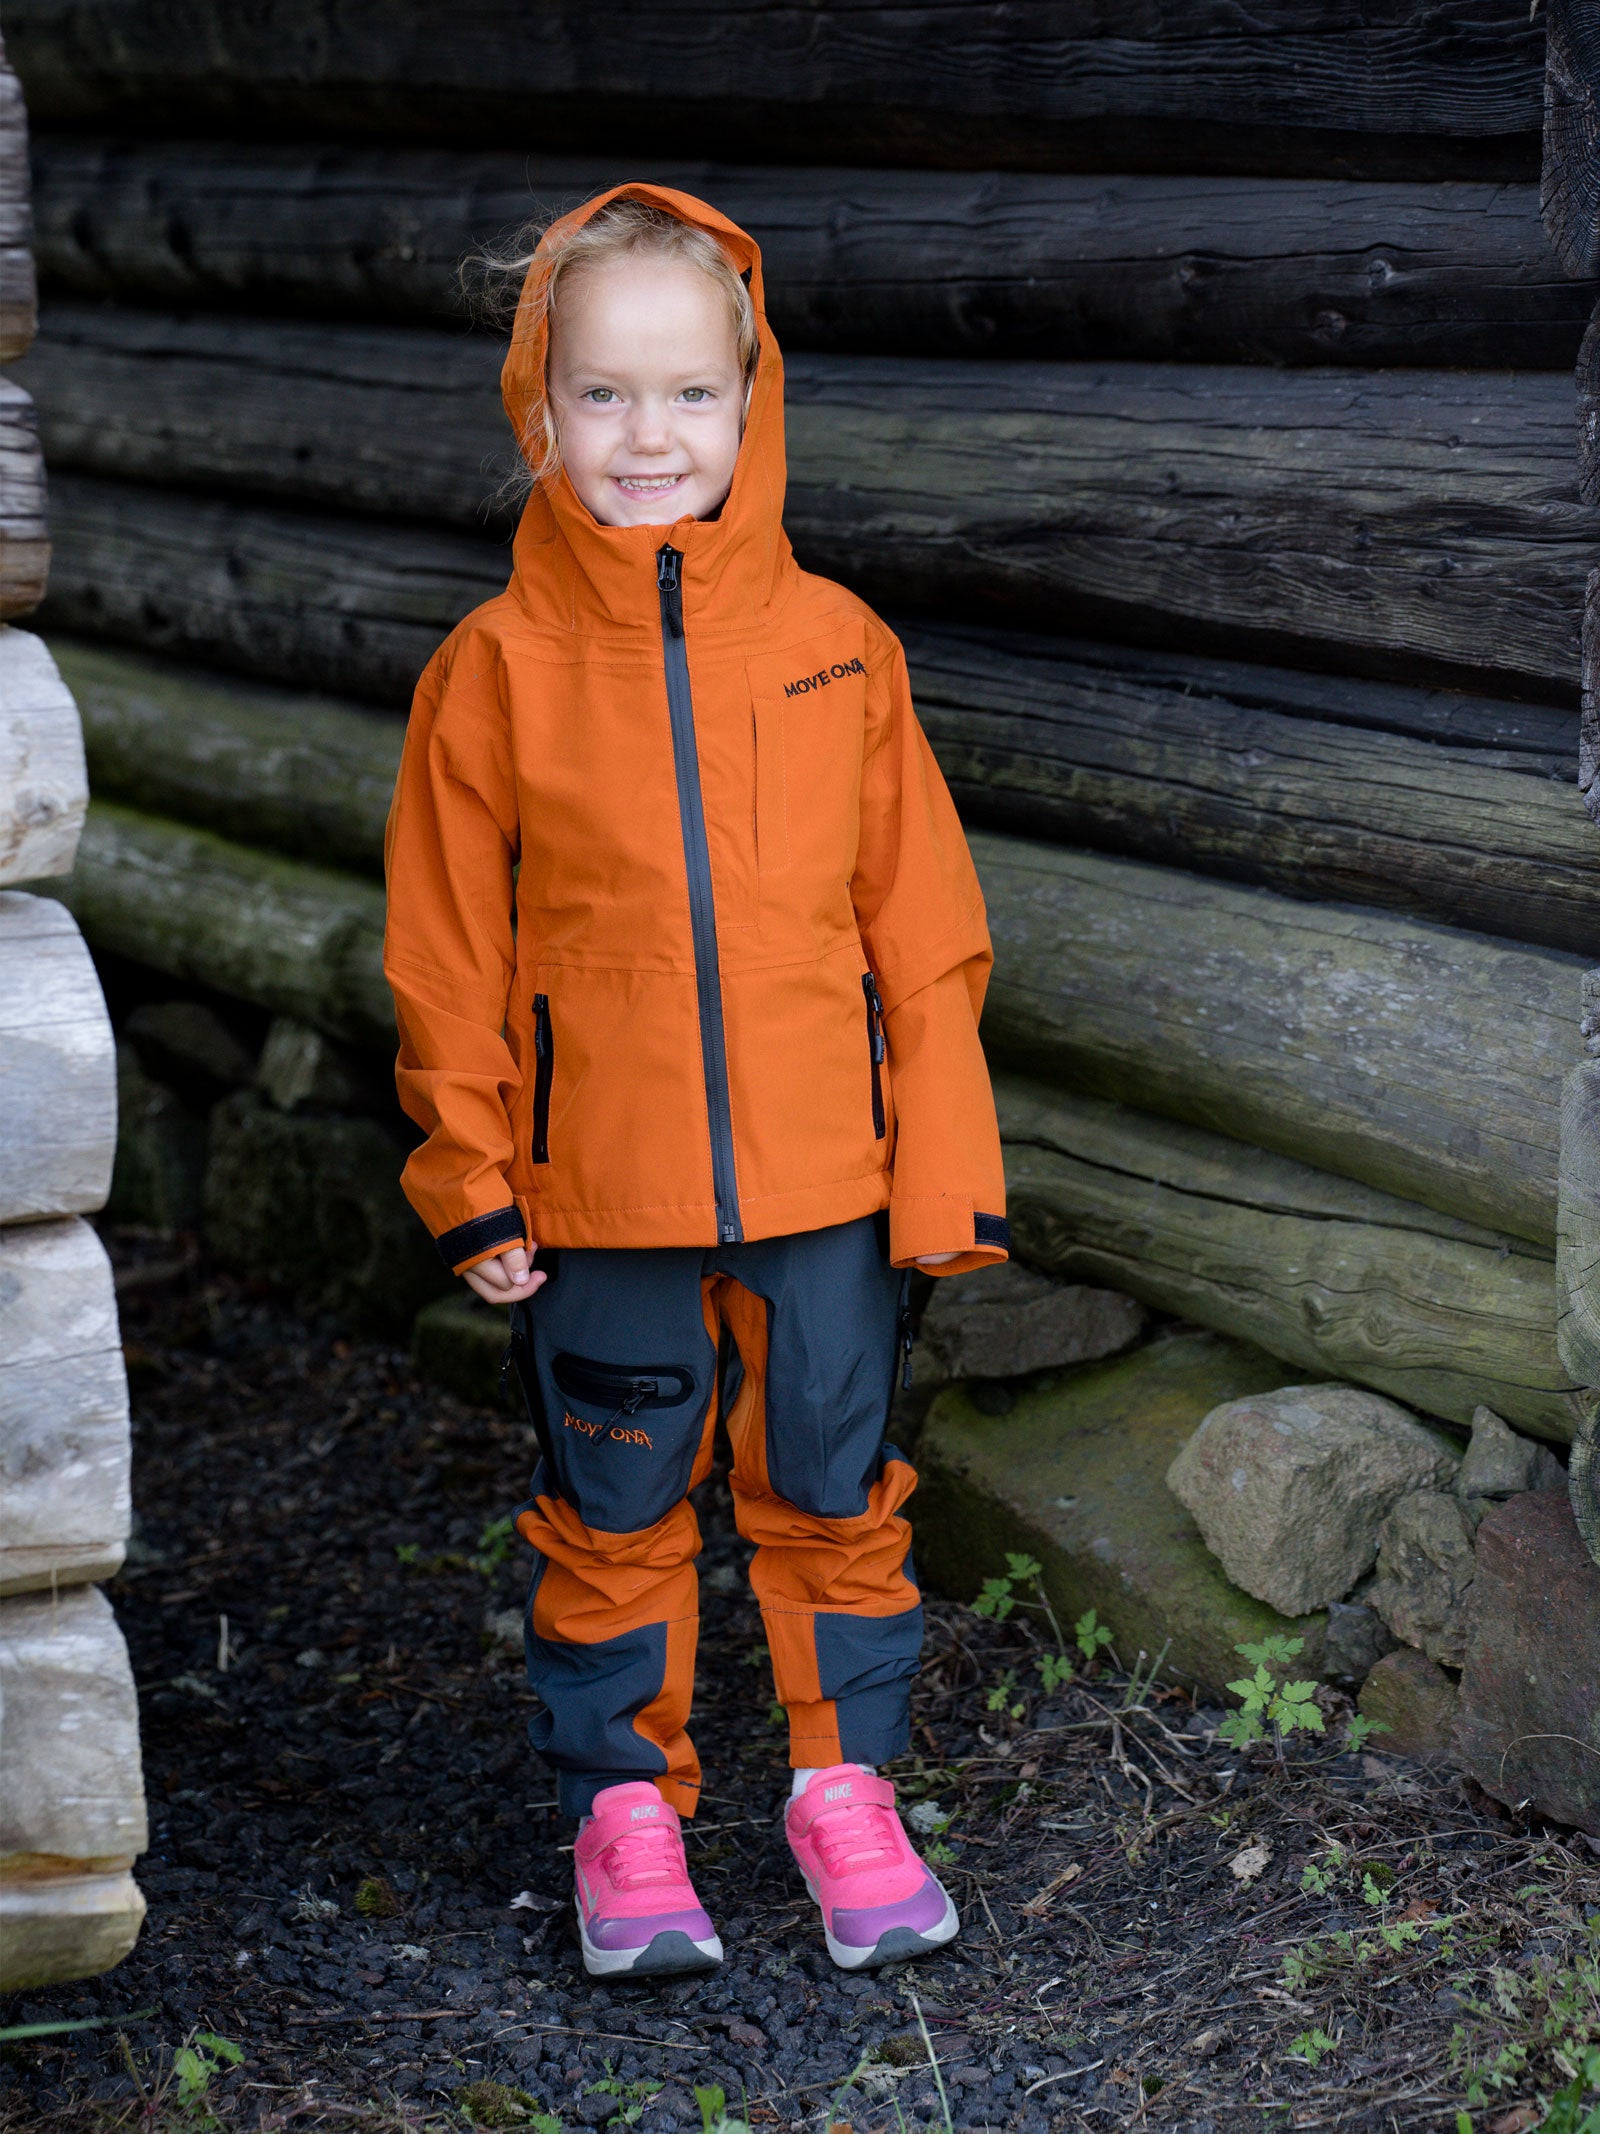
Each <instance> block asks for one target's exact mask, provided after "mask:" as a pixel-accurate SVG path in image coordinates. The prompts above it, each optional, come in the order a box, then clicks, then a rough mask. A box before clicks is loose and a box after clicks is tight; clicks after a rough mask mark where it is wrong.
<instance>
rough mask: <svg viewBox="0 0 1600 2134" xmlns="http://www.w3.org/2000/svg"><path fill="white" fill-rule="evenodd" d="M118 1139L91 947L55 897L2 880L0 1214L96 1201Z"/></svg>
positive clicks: (79, 1207)
mask: <svg viewBox="0 0 1600 2134" xmlns="http://www.w3.org/2000/svg"><path fill="white" fill-rule="evenodd" d="M116 1140H117V1091H116V1056H115V1048H114V1046H113V1043H112V1037H111V1021H110V1018H109V1017H108V1016H107V1014H106V1004H105V1001H104V999H103V997H102V996H101V992H100V981H99V979H98V978H97V977H96V975H95V968H94V965H93V964H92V963H91V962H90V960H89V952H88V950H87V949H86V948H85V947H84V945H83V942H82V940H81V939H80V938H79V934H78V929H77V927H76V926H75V925H74V924H73V923H72V917H71V915H70V913H68V912H65V911H63V910H62V908H61V906H60V905H59V904H58V903H57V902H55V900H54V899H53V898H51V897H29V896H23V895H22V894H21V892H20V891H18V890H15V889H8V890H0V1223H13V1222H19V1221H24V1220H31V1219H33V1218H35V1217H37V1216H42V1215H79V1214H86V1213H88V1212H89V1211H90V1210H92V1209H95V1208H98V1207H101V1206H103V1205H104V1202H105V1197H106V1194H107V1192H108V1191H109V1189H110V1185H111V1159H112V1155H113V1152H114V1150H115V1148H116ZM3 1235H4V1233H3V1232H0V1236H3Z"/></svg>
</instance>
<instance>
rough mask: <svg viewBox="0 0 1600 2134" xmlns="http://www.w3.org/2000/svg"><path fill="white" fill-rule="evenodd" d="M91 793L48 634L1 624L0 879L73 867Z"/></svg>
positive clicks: (74, 714)
mask: <svg viewBox="0 0 1600 2134" xmlns="http://www.w3.org/2000/svg"><path fill="white" fill-rule="evenodd" d="M88 798H89V783H88V774H87V772H86V770H85V768H84V759H83V730H82V728H81V726H80V725H79V723H78V707H77V706H76V704H74V703H73V701H72V693H71V691H70V690H69V689H68V687H67V685H66V683H65V682H63V681H62V679H61V676H60V674H59V673H58V672H57V671H56V665H55V662H54V660H52V659H51V657H50V654H49V653H48V652H47V651H46V650H45V647H44V642H43V640H42V639H41V638H38V637H34V636H33V635H32V634H31V633H30V632H28V631H26V630H18V629H14V628H10V627H8V626H6V625H0V886H3V885H4V884H6V883H8V882H37V881H40V880H42V879H43V878H44V877H45V876H46V875H51V874H66V873H67V872H68V871H69V870H70V868H71V866H72V856H73V854H74V852H76V850H77V849H78V832H79V831H80V830H81V829H82V827H83V811H84V807H85V805H86V804H87V802H88Z"/></svg>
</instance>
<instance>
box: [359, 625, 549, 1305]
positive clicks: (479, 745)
mask: <svg viewBox="0 0 1600 2134" xmlns="http://www.w3.org/2000/svg"><path fill="white" fill-rule="evenodd" d="M517 857H518V822H517V807H516V785H515V779H514V776H513V773H512V766H511V750H510V737H509V731H508V727H507V721H506V714H505V708H504V703H503V700H502V694H501V688H500V661H499V654H498V650H497V648H496V647H495V646H494V644H493V643H492V641H489V640H486V639H485V638H484V637H482V636H481V635H479V634H478V633H476V632H473V631H471V630H470V629H469V630H467V631H466V632H465V633H458V634H457V636H455V637H453V638H451V639H449V640H448V641H447V642H446V643H445V645H443V646H442V647H441V649H440V651H439V653H438V654H437V655H436V656H435V658H434V660H433V662H432V664H431V665H430V666H429V668H428V670H427V672H426V673H425V674H424V675H423V677H422V680H421V682H420V683H419V684H418V685H417V694H416V699H415V702H414V703H413V705H412V710H411V720H410V723H409V725H408V726H407V728H406V740H405V748H404V751H403V753H402V756H401V760H400V777H399V781H398V784H397V785H396V788H395V796H394V804H393V806H392V807H391V809H390V811H389V827H388V833H387V837H386V839H385V870H386V873H387V876H388V885H389V900H388V923H387V927H386V930H385V935H384V955H383V967H384V974H385V976H386V977H387V978H388V981H389V986H390V989H391V991H392V992H393V994H394V1004H395V1015H396V1019H397V1021H398V1023H399V1026H400V1055H399V1059H398V1061H397V1063H396V1067H395V1083H396V1087H397V1088H398V1090H399V1093H400V1102H401V1104H402V1106H403V1107H404V1109H405V1111H406V1113H407V1115H408V1116H409V1117H410V1118H412V1119H413V1120H415V1122H416V1124H417V1125H418V1126H420V1127H421V1128H422V1130H423V1135H424V1139H423V1140H422V1142H421V1143H420V1144H419V1146H418V1147H417V1148H415V1149H414V1150H413V1151H412V1153H411V1156H410V1157H409V1159H408V1161H407V1163H406V1166H405V1169H404V1171H403V1173H402V1174H401V1181H400V1182H401V1185H402V1187H403V1188H404V1190H405V1194H406V1198H407V1199H408V1200H409V1201H410V1203H411V1205H412V1206H413V1207H414V1208H415V1209H416V1211H417V1213H418V1214H419V1215H420V1216H421V1217H422V1220H423V1221H424V1222H425V1223H426V1224H427V1226H428V1228H429V1230H430V1231H432V1233H433V1236H434V1241H435V1243H436V1244H437V1245H438V1248H439V1251H440V1253H441V1254H442V1256H443V1258H444V1260H445V1262H446V1264H447V1265H448V1266H450V1267H451V1268H452V1269H453V1270H454V1271H455V1272H456V1273H458V1274H459V1273H461V1272H463V1271H464V1270H465V1269H466V1268H468V1267H472V1266H475V1265H476V1264H477V1263H478V1261H480V1260H485V1259H489V1258H491V1257H492V1256H493V1255H494V1254H496V1253H498V1252H503V1251H504V1250H505V1249H506V1247H507V1246H508V1245H515V1244H521V1243H522V1242H523V1241H524V1238H525V1235H526V1232H525V1228H524V1223H523V1217H522V1214H521V1212H520V1211H519V1210H518V1208H517V1207H516V1205H515V1204H514V1202H513V1200H512V1197H511V1191H510V1188H509V1186H508V1185H507V1182H506V1172H507V1167H508V1166H509V1164H510V1162H511V1154H512V1138H511V1121H510V1111H511V1106H512V1103H513V1101H514V1099H515V1097H516V1093H517V1090H518V1088H519V1086H520V1084H521V1079H522V1078H521V1075H520V1073H519V1071H518V1067H517V1063H516V1061H515V1059H514V1058H513V1056H512V1053H511V1050H510V1047H509V1046H508V1045H507V1043H506V1039H505V1022H506V1004H507V1001H508V998H509V996H510V990H511V980H512V974H513V971H514V969H515V957H516V941H515V934H514V932H513V926H512V905H513V896H514V889H513V870H514V868H515V866H516V863H517Z"/></svg>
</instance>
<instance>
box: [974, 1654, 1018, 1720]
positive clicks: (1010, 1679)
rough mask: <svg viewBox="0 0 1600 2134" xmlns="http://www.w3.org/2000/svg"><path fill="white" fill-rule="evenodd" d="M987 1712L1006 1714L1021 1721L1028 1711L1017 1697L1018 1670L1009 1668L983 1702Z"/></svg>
mask: <svg viewBox="0 0 1600 2134" xmlns="http://www.w3.org/2000/svg"><path fill="white" fill-rule="evenodd" d="M983 1706H984V1710H985V1711H989V1712H1006V1713H1008V1714H1009V1715H1010V1716H1011V1718H1013V1719H1020V1718H1021V1717H1022V1715H1023V1713H1024V1712H1025V1711H1026V1710H1027V1709H1028V1707H1027V1705H1026V1704H1025V1703H1023V1701H1022V1699H1021V1698H1020V1697H1019V1696H1018V1695H1017V1670H1016V1669H1015V1668H1014V1667H1008V1668H1007V1669H1006V1671H1005V1673H1004V1674H1003V1675H1002V1676H1001V1677H1000V1679H999V1681H998V1682H997V1683H996V1684H995V1685H994V1687H993V1688H992V1689H991V1690H990V1692H989V1694H988V1695H987V1696H986V1697H985V1698H984V1700H983Z"/></svg>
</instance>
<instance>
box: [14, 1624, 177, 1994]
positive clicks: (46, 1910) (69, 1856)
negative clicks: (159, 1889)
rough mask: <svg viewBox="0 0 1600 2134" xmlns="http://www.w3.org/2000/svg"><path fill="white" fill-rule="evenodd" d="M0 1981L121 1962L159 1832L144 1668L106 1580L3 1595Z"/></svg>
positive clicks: (134, 1929) (50, 1978)
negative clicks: (142, 1729) (151, 1796)
mask: <svg viewBox="0 0 1600 2134" xmlns="http://www.w3.org/2000/svg"><path fill="white" fill-rule="evenodd" d="M0 1698H3V1700H4V1707H5V1728H6V1753H5V1755H4V1757H3V1758H0V1988H5V1989H8V1990H14V1989H16V1988H17V1987H21V1986H42V1985H49V1984H52V1983H54V1982H55V1981H56V1980H58V1979H67V1978H83V1977H86V1976H88V1975H89V1974H91V1973H93V1972H97V1971H105V1970H109V1969H110V1967H111V1966H112V1965H113V1964H115V1963H118V1962H120V1961H121V1959H122V1958H123V1957H124V1956H126V1955H127V1953H128V1951H129V1949H131V1948H132V1946H133V1944H134V1941H135V1939H136V1938H137V1935H138V1931H139V1923H140V1921H141V1920H142V1918H143V1917H144V1900H143V1898H142V1897H141V1896H140V1895H139V1893H138V1890H137V1889H136V1888H135V1886H134V1884H133V1882H132V1880H131V1878H130V1876H129V1874H128V1869H129V1868H130V1867H131V1866H132V1864H133V1861H134V1859H135V1858H136V1857H137V1855H138V1854H139V1853H141V1852H143V1850H144V1849H145V1846H146V1844H147V1843H148V1842H149V1840H148V1836H147V1832H146V1823H145V1805H144V1781H143V1776H142V1772H141V1768H140V1761H139V1714H138V1706H137V1702H136V1700H135V1697H134V1688H133V1672H132V1669H131V1668H130V1666H129V1664H128V1648H127V1646H126V1645H125V1644H124V1643H123V1640H122V1633H121V1631H119V1630H118V1628H117V1624H116V1618H115V1617H114V1616H113V1615H112V1612H111V1604H110V1602H109V1601H108V1600H107V1599H106V1597H105V1595H104V1594H103V1593H101V1592H99V1591H98V1590H97V1589H96V1588H95V1587H93V1586H84V1587H78V1588H76V1589H75V1590H73V1591H71V1592H67V1593H60V1594H40V1595H37V1596H33V1595H30V1596H27V1597H23V1598H14V1599H10V1600H5V1601H0Z"/></svg>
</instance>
